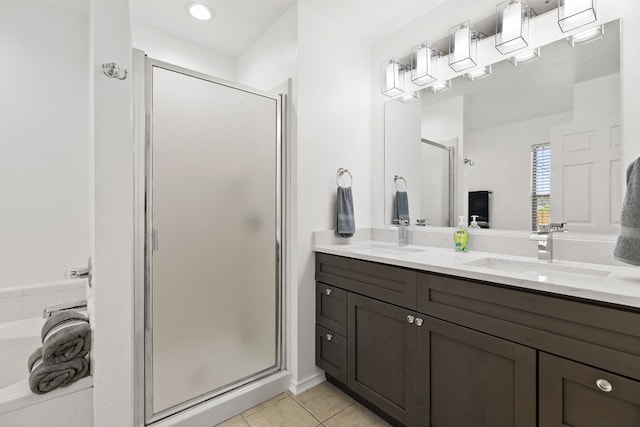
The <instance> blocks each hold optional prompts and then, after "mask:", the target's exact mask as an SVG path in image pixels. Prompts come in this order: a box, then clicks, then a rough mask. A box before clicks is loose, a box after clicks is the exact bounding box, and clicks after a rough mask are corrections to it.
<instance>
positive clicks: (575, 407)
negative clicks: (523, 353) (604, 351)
mask: <svg viewBox="0 0 640 427" xmlns="http://www.w3.org/2000/svg"><path fill="white" fill-rule="evenodd" d="M539 399H540V427H602V426H619V427H633V426H640V382H638V381H634V380H631V379H629V378H625V377H622V376H619V375H615V374H612V373H611V372H607V371H603V370H600V369H596V368H593V367H591V366H587V365H583V364H581V363H577V362H573V361H571V360H567V359H564V358H560V357H556V356H553V355H550V354H546V353H540V389H539Z"/></svg>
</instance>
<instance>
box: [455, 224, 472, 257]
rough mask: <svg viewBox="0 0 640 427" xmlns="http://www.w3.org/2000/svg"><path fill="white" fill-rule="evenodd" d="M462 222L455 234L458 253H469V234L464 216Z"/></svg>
mask: <svg viewBox="0 0 640 427" xmlns="http://www.w3.org/2000/svg"><path fill="white" fill-rule="evenodd" d="M459 218H460V222H459V223H458V226H457V227H456V231H455V232H454V233H453V241H454V243H455V248H456V252H469V232H468V231H467V226H466V225H465V224H464V216H463V215H460V216H459Z"/></svg>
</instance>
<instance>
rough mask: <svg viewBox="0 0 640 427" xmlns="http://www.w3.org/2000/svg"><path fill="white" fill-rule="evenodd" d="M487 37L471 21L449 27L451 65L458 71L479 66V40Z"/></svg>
mask: <svg viewBox="0 0 640 427" xmlns="http://www.w3.org/2000/svg"><path fill="white" fill-rule="evenodd" d="M485 37H486V35H485V34H483V33H481V32H479V31H478V30H477V28H476V27H475V25H473V23H472V22H471V21H465V22H463V23H461V24H458V25H456V26H455V27H452V28H451V29H449V66H450V67H451V68H452V69H453V70H454V71H458V72H459V71H464V70H468V69H469V68H473V67H475V66H477V65H478V64H477V61H476V57H477V54H478V40H482V39H483V38H485Z"/></svg>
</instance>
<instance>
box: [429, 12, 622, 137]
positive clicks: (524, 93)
mask: <svg viewBox="0 0 640 427" xmlns="http://www.w3.org/2000/svg"><path fill="white" fill-rule="evenodd" d="M618 72H620V23H619V21H614V22H611V23H609V24H607V25H606V27H605V37H604V39H602V40H597V41H594V42H592V43H589V44H585V45H582V46H576V47H575V48H572V47H571V46H570V45H569V43H567V41H566V40H564V39H562V40H559V41H557V42H555V43H552V44H550V45H548V46H544V47H542V49H541V58H540V59H539V60H537V61H535V62H531V63H529V64H524V65H522V66H519V67H514V66H513V65H511V63H509V62H508V61H506V60H504V61H502V62H499V63H497V64H494V65H493V74H492V75H491V76H489V77H486V78H484V79H481V80H476V81H475V82H471V81H469V80H467V79H465V78H463V77H458V78H456V79H454V80H453V82H452V87H451V89H450V90H448V91H446V92H441V93H439V94H437V95H433V94H431V93H430V92H427V91H426V90H423V91H422V99H421V102H422V105H423V106H425V105H433V104H437V103H439V102H442V101H445V100H448V99H451V98H454V97H458V96H462V95H464V97H465V98H464V110H465V118H464V121H465V126H466V128H467V130H477V129H483V128H488V127H492V126H499V125H503V124H506V123H513V122H517V121H521V120H525V119H527V118H531V117H540V116H545V115H551V114H557V113H561V112H565V111H570V110H572V109H573V85H574V84H575V83H579V82H583V81H587V80H591V79H595V78H598V77H603V76H607V75H610V74H614V73H618Z"/></svg>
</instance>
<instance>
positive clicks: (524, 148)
mask: <svg viewBox="0 0 640 427" xmlns="http://www.w3.org/2000/svg"><path fill="white" fill-rule="evenodd" d="M571 120H572V112H571V111H569V112H566V113H561V114H554V115H551V116H544V117H536V118H534V119H530V120H524V121H520V122H516V123H510V124H507V125H504V126H495V127H491V128H486V129H481V130H477V131H474V132H470V133H468V134H466V135H465V146H464V156H465V157H468V158H470V159H472V160H473V161H474V162H475V164H474V165H473V166H468V165H465V166H464V170H465V174H466V180H467V187H468V191H483V190H489V191H493V195H492V196H491V197H490V199H489V206H490V211H489V218H490V225H491V228H494V229H499V230H530V229H531V146H532V145H534V144H543V143H548V142H550V129H551V127H553V126H557V125H560V124H563V123H569V122H571ZM498 167H499V169H500V173H496V168H498ZM505 177H507V178H505ZM465 197H466V196H465Z"/></svg>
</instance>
